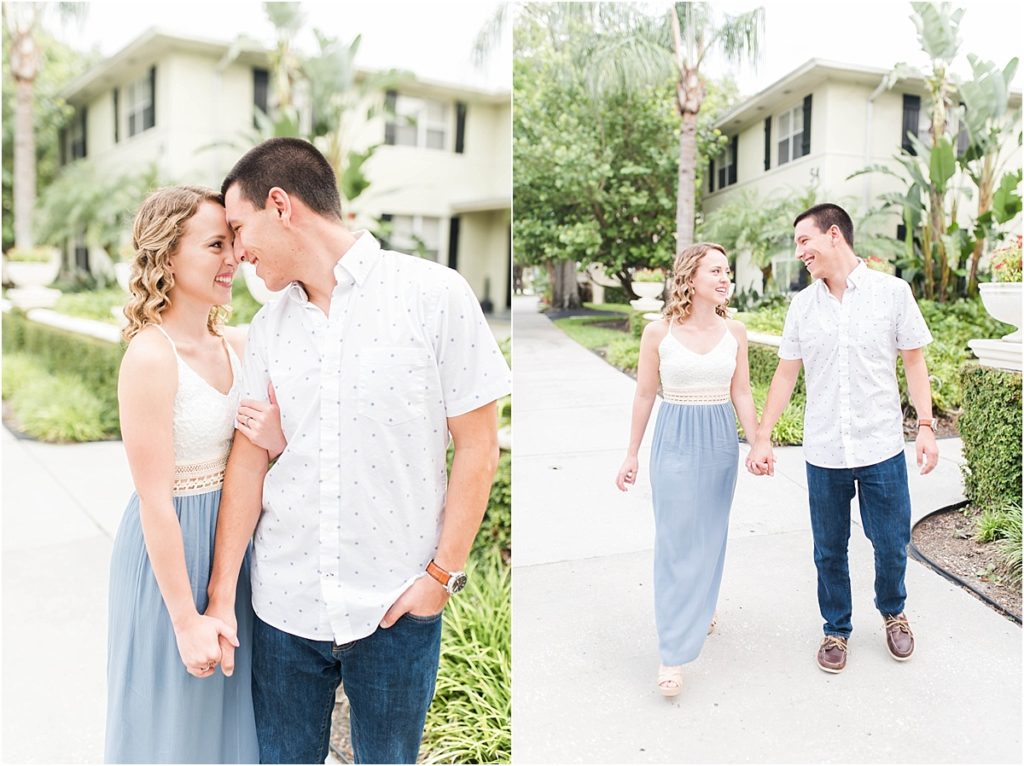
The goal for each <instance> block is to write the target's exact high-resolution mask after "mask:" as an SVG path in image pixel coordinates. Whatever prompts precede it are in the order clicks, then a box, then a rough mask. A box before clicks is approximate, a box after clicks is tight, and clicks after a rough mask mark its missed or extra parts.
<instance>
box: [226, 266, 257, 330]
mask: <svg viewBox="0 0 1024 766" xmlns="http://www.w3.org/2000/svg"><path fill="white" fill-rule="evenodd" d="M261 308H263V306H262V304H260V302H259V301H258V300H256V299H255V298H253V297H252V294H251V293H250V292H249V288H248V287H246V286H245V279H244V278H243V277H242V275H241V274H237V275H236V276H235V281H234V282H233V283H232V284H231V315H230V316H229V317H228V320H227V321H228V324H230V325H240V324H249V323H250V322H252V318H253V317H254V316H256V312H257V311H259V310H260V309H261Z"/></svg>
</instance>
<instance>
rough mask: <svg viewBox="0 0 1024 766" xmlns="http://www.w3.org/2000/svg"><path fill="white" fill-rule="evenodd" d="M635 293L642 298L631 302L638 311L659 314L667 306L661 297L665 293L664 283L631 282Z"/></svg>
mask: <svg viewBox="0 0 1024 766" xmlns="http://www.w3.org/2000/svg"><path fill="white" fill-rule="evenodd" d="M630 287H632V288H633V292H634V293H636V294H637V295H639V296H640V297H639V298H637V299H636V300H632V301H630V302H629V305H630V306H632V307H633V308H635V309H636V310H637V311H644V312H649V313H650V312H658V311H661V307H662V306H664V305H665V301H663V300H661V295H662V294H663V293H664V292H665V283H664V282H631V283H630Z"/></svg>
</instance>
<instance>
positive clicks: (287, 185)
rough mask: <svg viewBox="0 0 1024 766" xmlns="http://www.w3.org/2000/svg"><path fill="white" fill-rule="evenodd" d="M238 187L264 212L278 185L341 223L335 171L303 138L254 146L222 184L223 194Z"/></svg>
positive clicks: (243, 194)
mask: <svg viewBox="0 0 1024 766" xmlns="http://www.w3.org/2000/svg"><path fill="white" fill-rule="evenodd" d="M233 184H238V188H239V191H240V192H241V193H242V199H244V200H246V201H247V202H250V203H251V204H253V205H254V206H255V207H257V208H259V209H260V210H262V209H263V208H264V207H265V206H266V204H267V195H268V194H269V193H270V190H271V189H272V188H274V187H275V186H279V187H280V188H282V189H284V190H285V191H286V192H287V193H288V194H289V195H290V196H295V197H298V198H299V199H301V200H302V201H303V202H304V203H306V206H307V207H309V209H310V210H313V211H314V212H316V213H319V214H320V215H322V216H323V217H324V218H337V219H338V220H341V199H340V198H339V196H338V185H337V181H336V179H335V177H334V170H333V169H332V168H331V165H330V163H329V162H327V159H326V158H325V157H324V156H323V155H322V154H321V153H320V151H319V150H318V149H317V148H316V147H315V146H313V144H311V143H309V142H308V141H303V140H302V139H299V138H271V139H269V140H267V141H264V142H263V143H262V144H260V145H258V146H255V147H253V148H252V149H250V150H249V151H247V152H246V153H245V155H244V156H243V157H242V159H240V160H239V161H238V162H236V163H235V166H234V167H233V168H231V172H230V173H228V176H227V178H225V179H224V183H223V184H222V185H221V187H220V188H221V194H227V191H228V188H229V187H231V186H232V185H233Z"/></svg>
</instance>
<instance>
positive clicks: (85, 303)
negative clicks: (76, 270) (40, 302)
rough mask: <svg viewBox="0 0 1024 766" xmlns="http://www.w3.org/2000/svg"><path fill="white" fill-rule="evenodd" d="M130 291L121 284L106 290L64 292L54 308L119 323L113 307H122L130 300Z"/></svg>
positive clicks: (58, 310) (66, 312)
mask: <svg viewBox="0 0 1024 766" xmlns="http://www.w3.org/2000/svg"><path fill="white" fill-rule="evenodd" d="M128 298H129V296H128V293H126V292H125V291H124V290H122V289H121V288H120V287H119V286H117V285H115V286H114V287H109V288H107V289H105V290H83V291H81V292H77V293H63V294H62V295H61V296H60V298H58V299H57V305H56V306H54V307H53V310H54V311H56V312H58V313H60V314H67V315H68V316H73V317H82V318H83V319H96V320H99V321H100V322H106V323H108V324H117V322H118V319H117V317H115V316H114V314H113V312H111V309H112V308H120V307H121V306H124V304H125V303H127V302H128Z"/></svg>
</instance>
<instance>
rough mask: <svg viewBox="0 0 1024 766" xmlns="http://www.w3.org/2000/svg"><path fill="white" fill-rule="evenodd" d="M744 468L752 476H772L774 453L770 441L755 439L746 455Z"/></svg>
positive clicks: (773, 472)
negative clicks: (745, 467)
mask: <svg viewBox="0 0 1024 766" xmlns="http://www.w3.org/2000/svg"><path fill="white" fill-rule="evenodd" d="M746 466H747V470H748V471H750V472H751V473H752V474H754V476H774V475H775V453H774V452H772V443H771V441H769V440H761V439H756V440H755V441H754V443H753V444H752V445H750V452H748V453H747V460H746Z"/></svg>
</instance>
